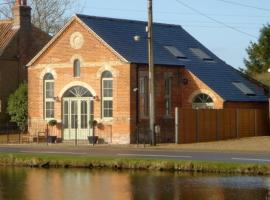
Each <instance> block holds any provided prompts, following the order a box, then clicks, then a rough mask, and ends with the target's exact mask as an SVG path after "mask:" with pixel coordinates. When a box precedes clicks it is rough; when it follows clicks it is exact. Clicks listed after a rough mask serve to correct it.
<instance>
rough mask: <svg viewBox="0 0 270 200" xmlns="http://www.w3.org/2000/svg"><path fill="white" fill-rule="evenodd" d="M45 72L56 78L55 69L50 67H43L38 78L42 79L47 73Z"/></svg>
mask: <svg viewBox="0 0 270 200" xmlns="http://www.w3.org/2000/svg"><path fill="white" fill-rule="evenodd" d="M47 73H51V74H52V75H53V78H54V80H56V79H57V73H56V71H55V70H54V69H52V68H50V67H46V68H45V69H43V70H42V72H41V73H40V76H39V79H40V80H42V81H43V78H44V76H45V74H47Z"/></svg>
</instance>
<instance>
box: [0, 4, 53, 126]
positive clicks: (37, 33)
mask: <svg viewBox="0 0 270 200" xmlns="http://www.w3.org/2000/svg"><path fill="white" fill-rule="evenodd" d="M49 39H50V37H49V36H48V35H47V34H46V33H44V32H42V31H41V30H39V29H38V28H36V27H34V26H33V25H32V24H31V8H30V7H29V6H27V2H26V1H25V0H24V1H20V0H17V1H16V3H15V5H14V6H13V19H10V20H0V125H1V124H3V123H5V122H7V121H8V116H7V114H6V106H7V99H8V96H9V95H10V94H11V93H13V92H14V91H15V90H16V89H17V88H18V86H19V84H20V83H21V82H22V81H25V80H27V69H26V67H25V65H26V64H27V63H28V62H29V61H30V60H31V59H32V58H33V57H34V55H36V54H37V53H38V51H40V50H41V48H42V47H43V46H44V45H45V44H46V43H47V42H48V40H49Z"/></svg>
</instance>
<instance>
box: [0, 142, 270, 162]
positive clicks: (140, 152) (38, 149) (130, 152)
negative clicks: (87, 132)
mask: <svg viewBox="0 0 270 200" xmlns="http://www.w3.org/2000/svg"><path fill="white" fill-rule="evenodd" d="M0 152H7V153H37V154H38V153H45V154H56V155H77V156H93V157H115V158H121V157H128V158H132V157H134V158H149V159H173V160H197V161H225V162H242V163H261V164H262V163H266V164H270V153H246V152H244V153H232V152H231V153H223V152H200V151H186V150H162V149H151V148H150V149H149V148H129V147H126V148H125V147H121V148H117V147H109V146H108V147H92V146H86V145H85V146H81V147H73V146H65V145H50V146H45V145H41V146H40V145H1V146H0Z"/></svg>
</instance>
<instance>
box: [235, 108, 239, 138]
mask: <svg viewBox="0 0 270 200" xmlns="http://www.w3.org/2000/svg"><path fill="white" fill-rule="evenodd" d="M236 138H239V109H236Z"/></svg>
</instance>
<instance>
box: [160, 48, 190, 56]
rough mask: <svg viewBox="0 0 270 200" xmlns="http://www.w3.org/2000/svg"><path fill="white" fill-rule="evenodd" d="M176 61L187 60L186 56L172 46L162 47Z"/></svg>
mask: <svg viewBox="0 0 270 200" xmlns="http://www.w3.org/2000/svg"><path fill="white" fill-rule="evenodd" d="M164 48H165V49H167V50H168V51H169V52H170V53H171V54H172V55H173V56H174V57H176V58H177V59H187V56H186V55H185V54H184V53H182V52H181V51H180V50H179V49H177V48H176V47H174V46H164Z"/></svg>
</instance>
